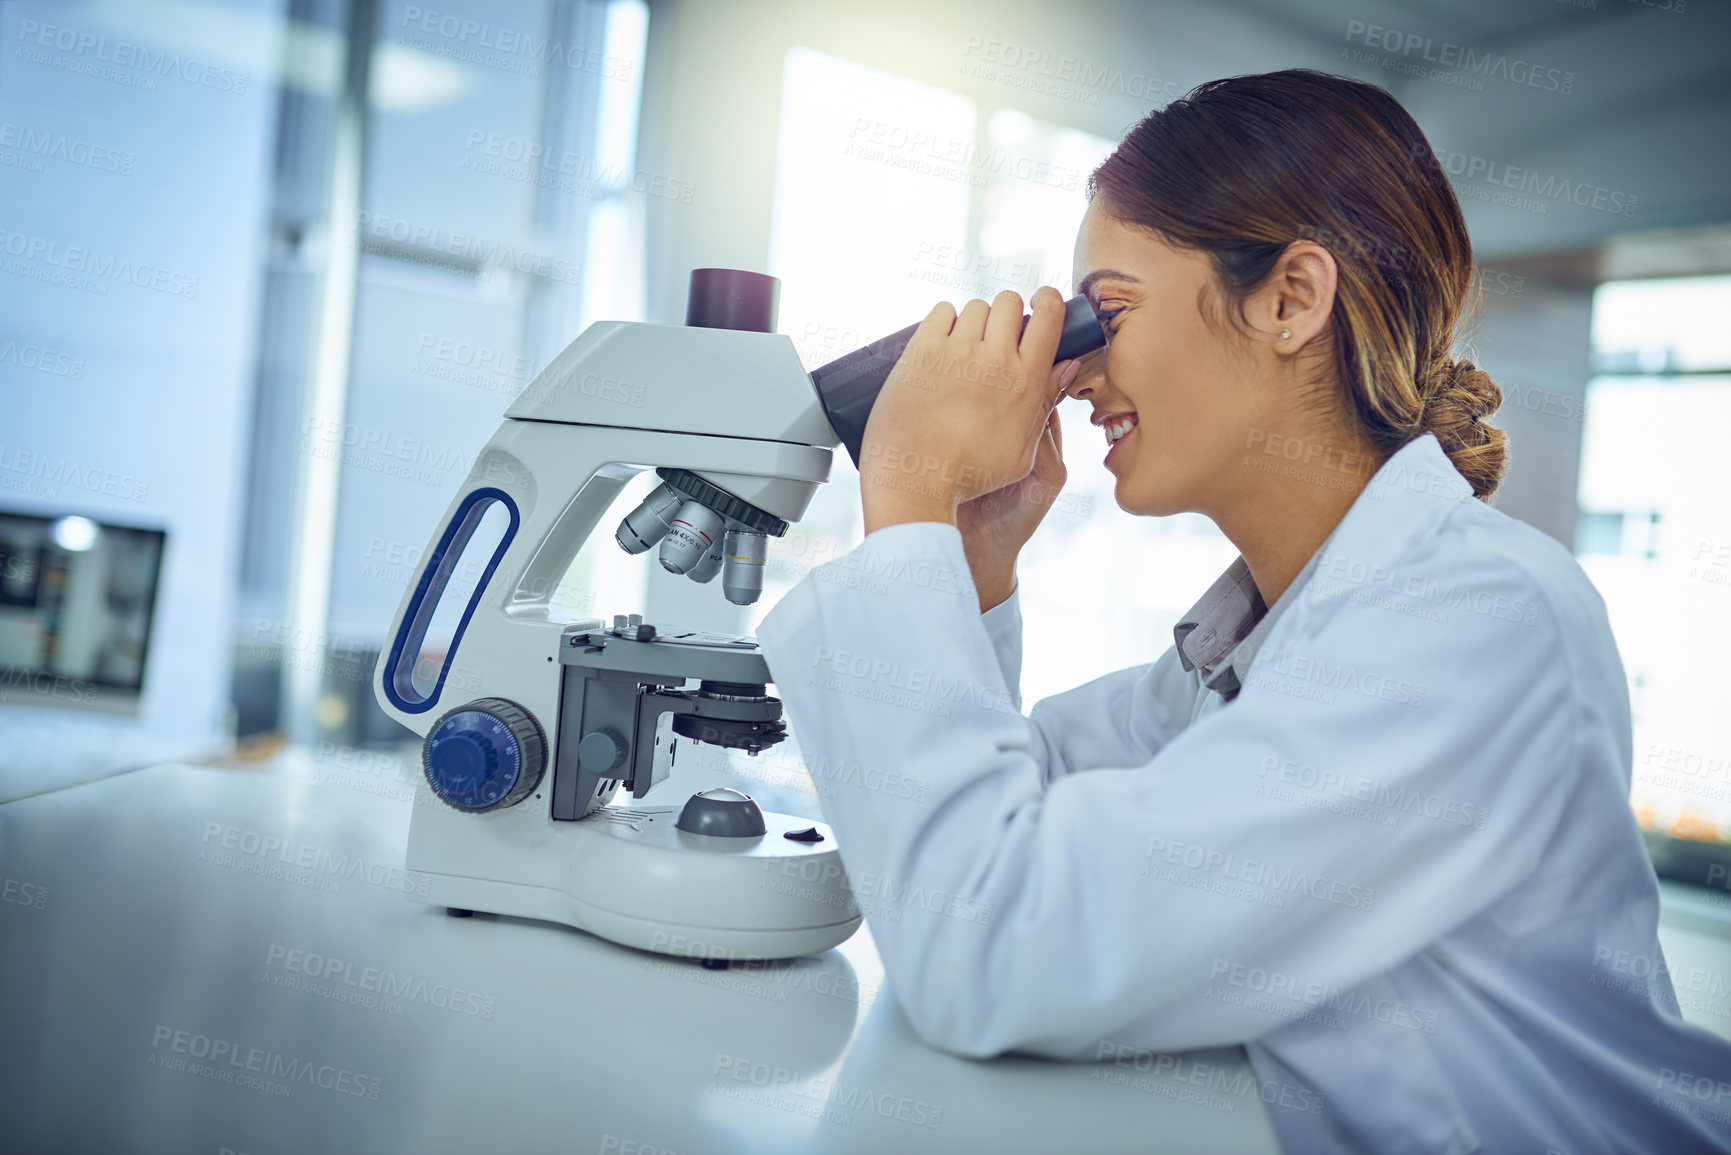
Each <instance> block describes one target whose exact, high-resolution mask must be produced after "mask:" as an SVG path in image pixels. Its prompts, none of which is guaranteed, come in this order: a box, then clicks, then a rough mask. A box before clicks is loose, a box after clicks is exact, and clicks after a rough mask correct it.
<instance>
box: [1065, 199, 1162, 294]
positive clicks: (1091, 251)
mask: <svg viewBox="0 0 1731 1155" xmlns="http://www.w3.org/2000/svg"><path fill="white" fill-rule="evenodd" d="M1101 200H1102V198H1100V197H1095V198H1094V199H1093V200H1092V201H1090V202H1089V204H1088V211H1087V212H1085V213H1083V214H1082V224H1081V227H1080V228H1078V229H1077V230H1076V248H1075V253H1074V255H1073V260H1072V268H1071V270H1070V273H1071V280H1070V283H1071V284H1073V285H1075V286H1076V291H1077V292H1083V291H1085V290H1084V286H1083V281H1085V280H1087V279H1088V278H1089V277H1090V276H1094V278H1095V280H1096V281H1106V280H1120V279H1128V278H1130V277H1139V276H1140V273H1138V271H1137V269H1136V268H1135V266H1137V265H1147V264H1148V263H1149V260H1150V258H1152V257H1153V256H1154V255H1155V254H1154V253H1152V252H1150V251H1149V250H1150V249H1152V248H1153V247H1154V242H1153V238H1152V237H1151V236H1149V235H1148V232H1147V230H1145V229H1137V228H1132V227H1131V226H1129V225H1126V224H1124V222H1122V221H1120V220H1118V219H1117V218H1116V217H1114V216H1113V215H1112V214H1111V213H1109V212H1107V211H1106V210H1105V208H1104V207H1103V206H1102V204H1101ZM1137 242H1143V243H1142V244H1138V243H1137Z"/></svg>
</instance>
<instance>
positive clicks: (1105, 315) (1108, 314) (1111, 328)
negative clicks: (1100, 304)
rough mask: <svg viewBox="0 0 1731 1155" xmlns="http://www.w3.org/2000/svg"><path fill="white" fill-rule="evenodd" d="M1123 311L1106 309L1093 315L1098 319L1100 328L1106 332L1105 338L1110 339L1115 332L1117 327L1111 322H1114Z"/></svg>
mask: <svg viewBox="0 0 1731 1155" xmlns="http://www.w3.org/2000/svg"><path fill="white" fill-rule="evenodd" d="M1123 311H1124V310H1123V309H1107V310H1105V311H1104V312H1097V313H1095V314H1094V315H1095V316H1096V317H1098V318H1099V319H1100V328H1102V329H1104V330H1105V331H1106V336H1108V337H1110V336H1112V335H1113V334H1114V333H1115V332H1116V331H1117V328H1118V327H1117V326H1116V325H1114V324H1113V323H1112V322H1113V321H1115V320H1116V319H1117V317H1118V314H1119V313H1122V312H1123Z"/></svg>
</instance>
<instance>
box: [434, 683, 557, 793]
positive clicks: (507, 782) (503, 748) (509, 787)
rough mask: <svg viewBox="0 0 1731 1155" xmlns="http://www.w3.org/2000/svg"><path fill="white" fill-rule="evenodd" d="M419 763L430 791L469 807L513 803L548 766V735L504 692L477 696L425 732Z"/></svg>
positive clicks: (530, 789)
mask: <svg viewBox="0 0 1731 1155" xmlns="http://www.w3.org/2000/svg"><path fill="white" fill-rule="evenodd" d="M421 767H422V769H423V770H424V771H425V773H426V776H427V784H428V785H429V786H431V787H432V788H433V793H434V794H437V795H438V796H439V798H440V799H441V800H442V801H444V802H445V803H446V804H447V805H449V806H451V807H453V808H455V809H457V810H466V811H469V812H471V813H477V814H478V813H480V812H482V811H485V810H500V809H503V808H504V807H506V806H515V805H516V804H517V803H519V802H521V801H523V799H525V798H527V797H528V796H529V795H530V794H531V793H533V792H534V789H535V787H536V786H538V785H540V783H541V775H542V773H543V772H544V771H545V770H546V768H547V740H546V738H545V736H543V734H542V732H541V726H540V724H539V723H538V722H536V721H535V716H534V715H533V714H531V713H529V711H527V710H525V709H524V708H523V707H521V706H519V705H518V704H517V703H515V702H513V701H510V700H509V699H507V698H477V699H475V700H474V701H473V702H469V703H467V704H466V705H462V706H458V707H457V708H456V709H454V710H451V711H449V712H447V713H446V714H445V715H444V717H442V718H440V719H439V720H438V721H437V722H435V723H434V724H433V728H432V729H431V730H429V731H428V732H427V740H426V742H424V743H423V744H422V746H421Z"/></svg>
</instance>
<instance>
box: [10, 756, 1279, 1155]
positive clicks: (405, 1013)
mask: <svg viewBox="0 0 1731 1155" xmlns="http://www.w3.org/2000/svg"><path fill="white" fill-rule="evenodd" d="M363 761H364V759H363ZM414 804H415V803H414V801H413V794H412V792H411V790H410V787H409V784H408V783H407V782H405V781H404V780H403V778H402V777H399V776H397V775H392V774H379V773H371V772H368V770H367V769H366V768H365V767H363V766H357V765H350V766H347V767H338V766H333V765H332V764H331V761H330V759H325V760H322V761H321V760H319V759H316V758H314V757H312V756H311V755H309V754H307V753H304V752H294V751H290V752H286V753H284V754H281V755H279V756H277V757H275V758H273V759H272V760H271V761H270V762H269V763H266V764H264V765H263V766H262V767H260V768H255V769H250V770H249V769H215V768H201V767H192V766H183V765H165V766H157V767H153V768H150V769H146V770H139V771H135V772H132V773H128V774H122V775H119V776H117V777H113V778H109V779H106V780H103V781H97V782H89V783H85V784H82V785H76V786H71V787H68V788H66V789H62V790H55V791H51V792H49V793H45V794H40V795H37V796H35V797H30V798H23V799H20V800H18V801H15V802H11V803H8V804H6V805H4V806H0V888H3V889H0V899H3V901H0V1149H4V1150H5V1151H8V1152H49V1151H54V1152H60V1151H66V1152H128V1153H133V1152H136V1153H148V1152H173V1153H175V1155H186V1153H188V1152H208V1153H210V1155H221V1153H222V1152H224V1151H229V1152H245V1153H247V1155H286V1153H290V1152H321V1153H326V1152H328V1153H338V1152H368V1153H372V1152H397V1151H402V1152H415V1153H416V1155H434V1153H439V1152H489V1153H492V1152H497V1153H500V1155H504V1153H510V1155H529V1153H533V1152H543V1151H546V1152H561V1153H565V1152H570V1153H578V1152H597V1153H606V1152H617V1153H619V1155H655V1153H657V1152H680V1153H683V1155H696V1153H699V1152H745V1151H764V1152H795V1151H812V1152H874V1153H875V1152H891V1151H894V1152H919V1151H944V1152H1021V1151H1027V1152H1040V1153H1042V1155H1044V1153H1047V1152H1052V1151H1089V1152H1113V1151H1135V1152H1144V1153H1145V1152H1161V1151H1170V1152H1184V1153H1186V1155H1194V1153H1200V1152H1223V1153H1230V1155H1256V1153H1258V1152H1275V1151H1277V1146H1276V1144H1275V1141H1274V1135H1273V1131H1272V1130H1271V1128H1270V1125H1269V1122H1268V1117H1267V1114H1266V1109H1265V1108H1264V1106H1263V1105H1262V1103H1261V1101H1260V1099H1259V1096H1258V1092H1257V1085H1256V1082H1255V1079H1254V1075H1253V1074H1252V1072H1251V1070H1250V1068H1249V1066H1248V1064H1247V1063H1246V1062H1245V1060H1244V1057H1243V1053H1242V1051H1241V1050H1240V1049H1238V1048H1230V1049H1224V1050H1218V1051H1209V1052H1192V1053H1188V1054H1185V1055H1181V1056H1162V1057H1159V1058H1156V1057H1154V1056H1140V1057H1138V1059H1137V1060H1135V1061H1132V1062H1130V1063H1129V1065H1125V1066H1117V1065H1113V1064H1110V1063H1107V1064H1100V1065H1091V1064H1060V1063H1049V1062H1042V1061H1038V1060H1033V1059H1014V1058H1007V1059H996V1060H992V1061H989V1062H976V1061H969V1060H965V1059H958V1058H955V1057H952V1056H950V1055H946V1054H943V1053H941V1052H938V1051H935V1050H933V1049H931V1048H928V1047H926V1046H924V1045H923V1044H921V1043H920V1042H919V1041H918V1040H917V1039H916V1038H915V1037H914V1036H913V1035H912V1033H911V1032H910V1030H909V1028H908V1026H907V1024H906V1022H905V1020H904V1019H903V1018H902V1017H901V1014H900V1011H899V1010H898V1008H897V1006H896V1004H895V1000H894V998H893V997H892V995H891V993H890V991H889V990H888V989H887V988H886V987H885V986H883V971H882V966H881V964H880V962H879V960H878V956H877V952H876V950H875V949H874V948H873V946H872V943H871V939H870V936H869V933H868V932H867V931H866V930H864V929H862V930H861V931H860V932H859V933H858V934H856V935H855V936H854V937H853V938H852V939H850V940H849V941H848V942H846V943H844V944H843V945H842V946H841V947H840V948H839V949H837V950H833V951H829V952H826V953H825V954H823V955H821V956H817V957H813V958H805V959H798V960H793V961H791V962H787V963H780V964H770V965H764V966H748V967H736V968H734V969H732V970H726V971H711V970H706V969H704V968H703V967H701V966H700V965H698V964H697V963H695V962H689V961H682V960H673V959H667V958H663V957H661V956H658V955H651V954H646V953H642V952H638V951H633V950H629V949H626V948H624V947H619V946H616V945H614V944H612V943H610V942H606V941H604V940H601V939H598V938H595V937H593V936H591V935H588V934H586V933H583V932H581V931H576V930H572V929H570V928H566V927H561V926H557V925H554V924H551V923H543V922H536V921H532V920H525V919H515V918H500V917H494V916H489V915H476V916H475V917H473V918H468V919H461V918H452V917H448V916H447V915H445V914H444V913H443V911H442V910H441V909H440V908H436V907H429V906H425V905H422V904H420V903H415V902H411V901H409V900H408V899H407V898H406V897H405V896H404V894H403V893H402V891H403V889H404V888H405V887H413V886H415V885H416V880H415V878H414V876H412V875H406V874H405V873H404V871H403V869H402V867H403V848H404V844H405V841H406V837H407V833H408V824H409V817H410V814H411V812H412V809H413V806H414ZM435 804H436V803H435ZM1138 1067H1141V1068H1142V1069H1137V1068H1138Z"/></svg>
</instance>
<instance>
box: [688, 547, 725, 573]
mask: <svg viewBox="0 0 1731 1155" xmlns="http://www.w3.org/2000/svg"><path fill="white" fill-rule="evenodd" d="M720 572H721V543H720V542H719V541H718V542H716V543H715V544H714V545H712V546H710V547H709V552H708V553H706V554H704V555H703V560H702V561H700V562H698V563H697V564H696V565H694V566H692V567H691V572H690V573H688V574H686V575H685V576H686V577H688V578H690V579H691V580H692V581H694V582H708V581H714V580H715V575H716V574H718V573H720Z"/></svg>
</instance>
